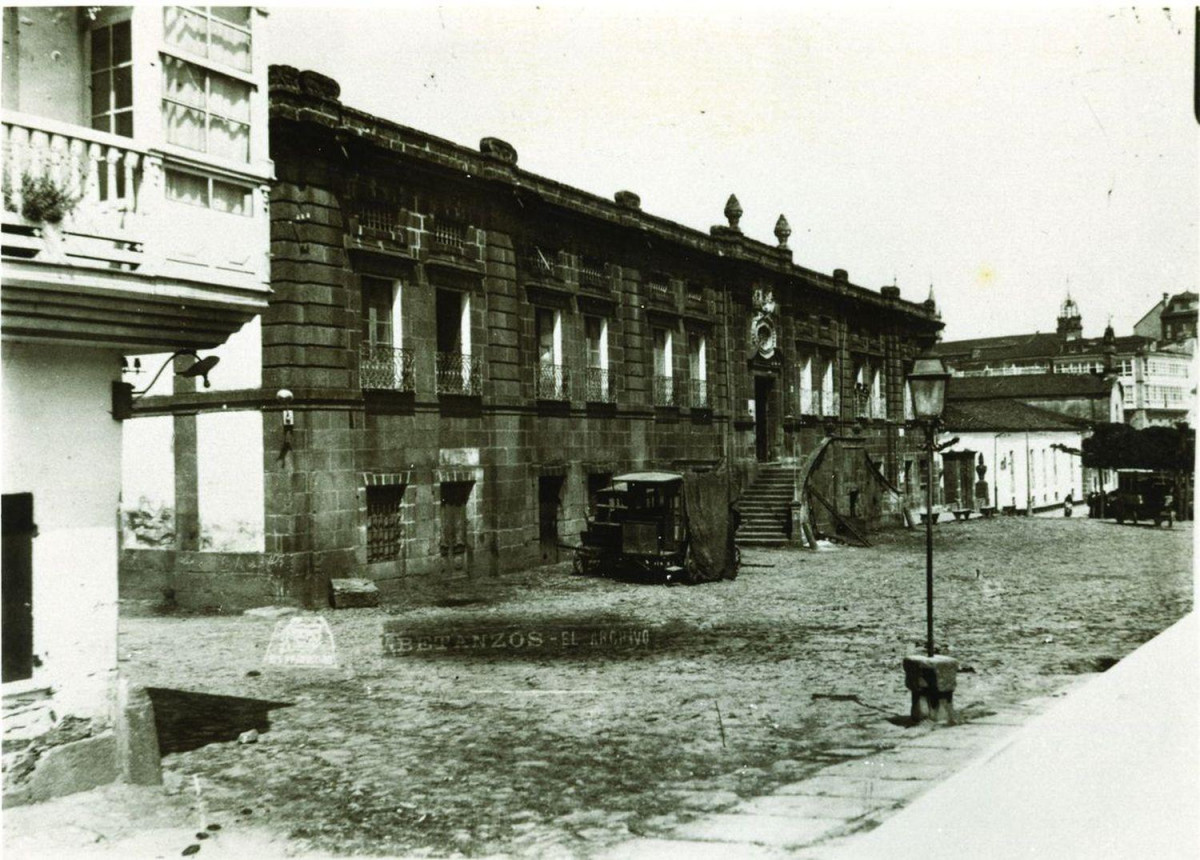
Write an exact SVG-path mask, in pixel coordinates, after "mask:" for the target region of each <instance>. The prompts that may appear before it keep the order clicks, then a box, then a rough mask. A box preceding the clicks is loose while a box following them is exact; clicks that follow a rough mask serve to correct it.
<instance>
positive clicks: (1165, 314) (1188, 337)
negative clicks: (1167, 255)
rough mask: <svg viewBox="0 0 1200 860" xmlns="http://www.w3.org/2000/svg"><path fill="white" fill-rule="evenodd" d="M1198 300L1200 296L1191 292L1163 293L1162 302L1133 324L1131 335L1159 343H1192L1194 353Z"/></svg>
mask: <svg viewBox="0 0 1200 860" xmlns="http://www.w3.org/2000/svg"><path fill="white" fill-rule="evenodd" d="M1198 300H1200V296H1197V294H1196V293H1193V292H1183V293H1177V294H1176V295H1174V296H1172V295H1169V294H1168V293H1163V297H1162V301H1160V302H1158V303H1157V304H1155V306H1154V307H1153V308H1151V309H1150V310H1149V311H1148V312H1147V313H1146V315H1145V316H1144V317H1142V318H1141V319H1140V320H1138V321H1137V322H1136V323H1134V326H1133V333H1134V334H1136V335H1141V336H1142V337H1148V338H1153V339H1155V340H1157V341H1159V342H1160V343H1186V342H1188V341H1192V342H1193V343H1192V344H1191V345H1192V347H1193V351H1194V346H1195V344H1194V341H1195V340H1196V317H1197V301H1198Z"/></svg>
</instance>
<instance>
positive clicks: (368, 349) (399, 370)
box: [358, 343, 416, 391]
mask: <svg viewBox="0 0 1200 860" xmlns="http://www.w3.org/2000/svg"><path fill="white" fill-rule="evenodd" d="M358 378H359V384H360V385H361V387H362V388H363V389H366V390H374V391H414V390H416V386H415V384H414V382H413V379H414V374H413V352H412V350H408V349H401V348H399V347H392V346H389V345H386V344H374V343H372V344H366V343H364V344H363V345H362V351H361V353H360V355H359V361H358Z"/></svg>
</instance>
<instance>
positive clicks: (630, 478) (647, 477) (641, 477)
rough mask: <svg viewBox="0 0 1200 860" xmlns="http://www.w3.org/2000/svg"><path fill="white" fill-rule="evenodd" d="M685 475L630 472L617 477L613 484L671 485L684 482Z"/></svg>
mask: <svg viewBox="0 0 1200 860" xmlns="http://www.w3.org/2000/svg"><path fill="white" fill-rule="evenodd" d="M682 480H683V475H681V474H679V473H678V472H630V473H629V474H628V475H617V476H616V477H615V478H613V483H614V484H616V483H618V482H622V483H627V484H669V483H671V482H672V481H682Z"/></svg>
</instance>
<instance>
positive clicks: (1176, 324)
mask: <svg viewBox="0 0 1200 860" xmlns="http://www.w3.org/2000/svg"><path fill="white" fill-rule="evenodd" d="M1188 295H1189V294H1187V293H1182V294H1180V295H1179V296H1176V297H1175V299H1173V300H1171V301H1166V300H1164V302H1163V303H1162V305H1160V306H1158V308H1159V310H1160V311H1161V310H1162V308H1164V307H1167V306H1168V305H1169V306H1170V308H1171V312H1170V313H1169V314H1168V316H1167V317H1166V318H1165V319H1166V320H1167V321H1169V322H1170V331H1171V333H1172V335H1173V337H1172V338H1170V339H1168V338H1167V337H1166V332H1167V323H1166V322H1164V321H1163V318H1161V314H1160V317H1159V318H1155V319H1154V320H1153V322H1154V325H1150V324H1149V323H1147V322H1146V321H1145V320H1143V321H1142V322H1139V323H1138V328H1137V329H1135V333H1134V334H1131V335H1123V336H1120V337H1118V336H1117V335H1116V334H1115V333H1114V332H1113V329H1112V326H1108V327H1107V328H1106V329H1105V332H1104V335H1103V336H1102V337H1090V338H1089V337H1084V336H1083V320H1082V318H1081V316H1080V314H1079V307H1078V306H1077V305H1076V303H1075V301H1074V300H1073V299H1072V298H1071V297H1070V296H1067V297H1066V299H1065V300H1064V301H1063V303H1062V308H1061V311H1060V313H1059V316H1058V319H1057V323H1056V328H1055V331H1054V332H1032V333H1029V334H1013V335H1001V336H998V337H984V338H973V339H970V340H957V341H945V342H942V343H939V344H938V345H937V352H938V354H939V355H941V356H942V357H943V358H944V359H945V361H946V363H947V364H948V365H950V367H951V368H952V370H953V372H954V374H955V375H956V376H966V377H970V376H1019V375H1023V374H1047V373H1054V374H1074V375H1085V374H1087V375H1090V374H1111V375H1115V376H1116V378H1117V379H1118V380H1119V381H1120V383H1121V390H1122V396H1123V398H1124V400H1123V403H1122V405H1123V410H1124V415H1125V421H1126V422H1127V423H1129V424H1131V425H1133V426H1134V427H1147V426H1151V425H1168V426H1170V425H1174V424H1178V423H1179V422H1182V421H1187V422H1189V423H1190V422H1191V421H1192V420H1193V417H1192V416H1193V413H1194V411H1195V405H1196V382H1195V373H1194V370H1193V367H1192V364H1193V352H1194V344H1195V339H1194V336H1193V337H1192V338H1190V339H1189V338H1188V336H1187V331H1188V329H1187V324H1188V323H1187V321H1186V320H1187V315H1188V310H1187V309H1188V308H1189V307H1191V308H1192V309H1191V311H1190V313H1191V315H1192V319H1193V320H1194V317H1195V310H1194V304H1192V305H1189V300H1188V299H1187V296H1188ZM1151 316H1153V312H1152V313H1151ZM1143 323H1145V324H1143ZM1192 326H1193V329H1192V330H1193V331H1194V322H1193V323H1192ZM1146 332H1149V333H1146ZM1160 334H1161V337H1160Z"/></svg>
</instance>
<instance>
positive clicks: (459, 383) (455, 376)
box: [435, 352, 483, 397]
mask: <svg viewBox="0 0 1200 860" xmlns="http://www.w3.org/2000/svg"><path fill="white" fill-rule="evenodd" d="M435 372H436V383H437V393H438V394H439V395H450V396H458V397H480V396H482V395H483V358H482V356H478V355H469V354H466V353H461V352H439V353H437V354H436V356H435Z"/></svg>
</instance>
